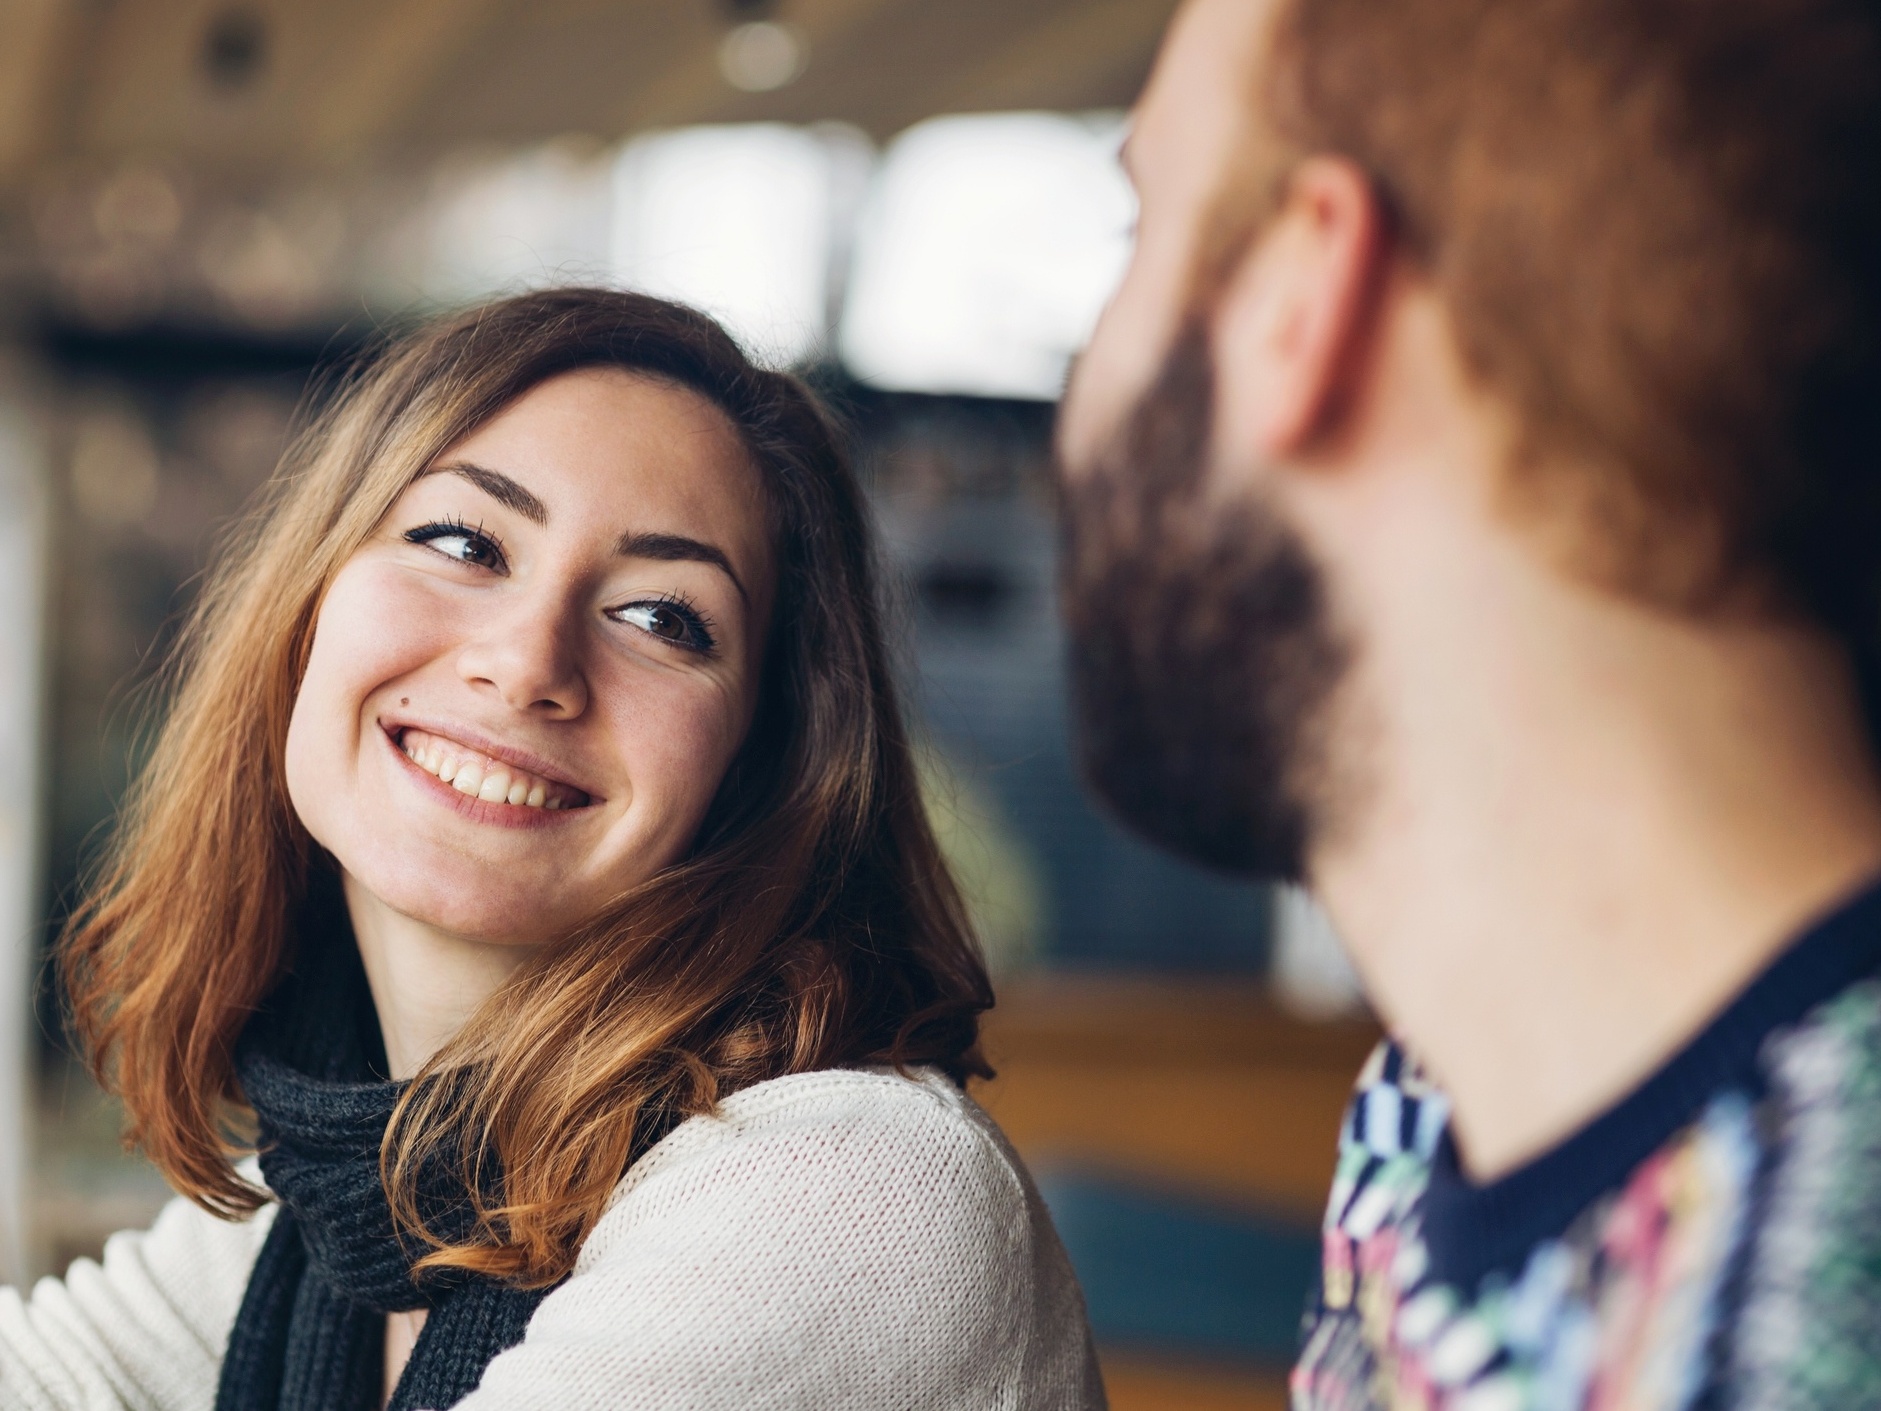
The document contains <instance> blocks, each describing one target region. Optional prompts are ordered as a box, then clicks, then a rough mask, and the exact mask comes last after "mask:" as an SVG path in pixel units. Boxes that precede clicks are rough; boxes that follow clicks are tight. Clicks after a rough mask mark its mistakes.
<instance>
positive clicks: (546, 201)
mask: <svg viewBox="0 0 1881 1411" xmlns="http://www.w3.org/2000/svg"><path fill="white" fill-rule="evenodd" d="M610 183H611V166H610V163H609V161H608V159H607V158H606V157H605V156H604V155H602V153H601V151H600V149H599V146H598V144H592V143H589V142H583V141H580V140H578V139H573V138H565V139H562V140H560V141H557V142H551V143H548V144H546V145H544V146H540V147H534V148H531V149H529V150H528V151H525V152H521V153H517V154H513V155H503V156H498V157H490V156H487V155H484V156H470V157H466V158H462V159H459V160H457V161H455V162H452V163H450V164H448V165H447V166H445V167H444V168H443V169H442V170H440V172H439V173H438V176H437V179H436V182H435V184H434V189H433V194H432V196H431V199H430V200H429V201H427V202H425V203H423V205H422V206H421V207H420V209H419V212H418V227H419V228H418V229H417V231H416V232H415V233H416V236H417V238H416V240H415V241H413V242H412V245H413V247H414V248H412V249H410V250H408V251H405V252H403V254H404V259H402V260H401V259H400V258H398V257H397V255H396V254H395V255H394V258H393V259H392V260H391V261H390V263H391V264H392V265H393V266H394V270H393V271H392V272H391V273H390V274H388V275H384V276H382V277H384V278H386V279H387V282H388V283H389V284H390V285H391V286H392V287H391V288H389V289H388V290H387V291H386V292H387V294H388V296H389V297H388V299H387V302H388V303H390V304H392V305H394V306H396V305H398V304H400V303H403V302H406V301H407V300H408V298H409V293H408V292H406V291H402V290H400V289H399V288H398V285H399V284H400V282H401V280H402V279H409V280H410V281H411V283H413V284H415V285H416V286H417V289H416V292H417V293H418V295H419V297H420V299H422V300H424V301H427V302H432V303H439V304H460V303H468V302H471V301H473V300H477V299H483V298H487V297H489V296H490V295H492V294H503V293H515V292H517V291H519V290H520V289H523V288H528V287H535V286H539V285H544V284H566V283H591V282H594V281H597V280H604V279H605V278H606V275H607V261H608V230H609V219H610V211H611V202H612V191H611V185H610ZM400 265H404V266H405V268H404V270H403V271H400V270H399V269H398V266H400ZM401 295H403V296H404V297H401Z"/></svg>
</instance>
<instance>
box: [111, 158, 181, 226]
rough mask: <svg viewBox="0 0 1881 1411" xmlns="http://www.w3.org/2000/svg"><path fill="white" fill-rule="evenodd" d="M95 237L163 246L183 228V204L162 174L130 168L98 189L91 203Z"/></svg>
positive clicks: (173, 187) (150, 170) (150, 169)
mask: <svg viewBox="0 0 1881 1411" xmlns="http://www.w3.org/2000/svg"><path fill="white" fill-rule="evenodd" d="M92 210H93V219H94V220H95V221H96V222H97V227H98V233H99V234H100V235H102V236H103V237H104V238H105V239H107V240H144V241H148V242H150V243H152V244H157V245H161V244H165V243H167V242H168V241H170V240H171V239H172V238H174V237H175V235H176V232H177V229H178V227H180V226H181V225H182V224H183V202H182V199H181V198H180V197H179V196H178V195H177V194H176V187H175V186H174V185H173V184H172V183H171V181H170V179H169V178H168V177H167V176H165V175H164V174H163V173H162V172H160V171H156V170H153V169H152V168H149V167H131V168H128V169H127V170H125V171H121V172H119V173H118V174H117V175H116V176H114V177H112V178H111V180H109V181H107V182H106V183H105V184H104V185H103V186H101V187H100V188H99V189H98V194H97V196H96V197H95V198H93V202H92Z"/></svg>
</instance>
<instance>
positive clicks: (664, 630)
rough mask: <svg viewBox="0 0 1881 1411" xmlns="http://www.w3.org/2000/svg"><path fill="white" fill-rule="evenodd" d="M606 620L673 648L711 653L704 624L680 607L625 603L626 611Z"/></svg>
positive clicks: (668, 604) (613, 613) (610, 614)
mask: <svg viewBox="0 0 1881 1411" xmlns="http://www.w3.org/2000/svg"><path fill="white" fill-rule="evenodd" d="M609 616H610V617H612V618H613V619H614V620H615V621H616V622H624V623H626V624H627V625H628V626H629V627H638V628H639V629H640V630H641V631H642V632H645V633H647V634H648V635H649V636H653V637H658V638H659V639H660V640H661V641H662V642H671V643H672V644H673V645H674V646H676V647H689V648H691V649H692V650H693V651H699V652H704V651H710V650H711V649H712V645H713V643H712V634H711V633H710V632H709V631H708V630H707V629H706V626H705V623H704V621H703V620H702V619H701V618H700V617H699V615H698V614H697V613H696V612H693V611H692V610H691V609H689V608H687V607H685V606H684V605H682V604H680V603H658V602H654V603H629V604H627V606H626V607H621V608H615V609H614V610H613V611H612V612H611V613H609Z"/></svg>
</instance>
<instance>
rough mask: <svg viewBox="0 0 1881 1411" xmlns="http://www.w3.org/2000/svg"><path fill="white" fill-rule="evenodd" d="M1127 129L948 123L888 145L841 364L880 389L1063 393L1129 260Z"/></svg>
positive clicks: (1060, 122)
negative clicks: (1123, 145)
mask: <svg viewBox="0 0 1881 1411" xmlns="http://www.w3.org/2000/svg"><path fill="white" fill-rule="evenodd" d="M1122 135H1123V123H1122V120H1121V119H1118V118H1115V117H1093V118H1088V119H1079V118H1070V117H1059V116H1054V115H1051V114H1045V113H1018V114H1004V115H991V116H969V117H949V118H936V119H934V120H932V121H930V122H925V123H922V124H920V125H919V126H917V127H914V128H911V129H909V131H908V132H906V133H905V134H903V135H902V136H901V137H900V138H899V139H897V140H896V142H895V143H894V145H893V146H891V147H890V148H889V150H888V153H887V155H886V156H885V157H884V159H883V161H882V165H881V168H880V170H879V172H878V174H877V177H876V182H875V188H874V190H873V192H872V193H871V195H870V198H869V201H868V204H867V206H866V208H865V209H864V212H863V216H862V221H861V225H860V227H859V229H858V231H857V234H856V251H855V264H854V267H853V271H852V273H851V276H850V284H849V295H848V303H847V308H846V310H845V313H844V317H843V323H842V330H841V349H842V355H843V360H844V361H845V362H846V363H847V364H848V365H849V368H850V370H851V371H852V372H854V373H855V375H856V376H857V377H859V378H861V379H862V380H863V381H865V382H870V383H873V384H875V385H876V386H879V387H885V388H889V389H892V390H897V391H909V392H940V393H965V394H970V395H977V396H987V397H1017V398H1027V399H1035V400H1046V401H1049V400H1052V399H1055V398H1056V397H1057V396H1058V395H1059V393H1060V392H1061V391H1062V390H1063V387H1064V380H1065V374H1066V371H1067V369H1068V367H1069V365H1070V360H1071V358H1072V357H1073V356H1074V355H1075V354H1076V352H1077V351H1078V349H1079V348H1081V347H1082V346H1083V345H1084V343H1085V342H1086V341H1087V340H1088V339H1089V337H1090V334H1091V329H1092V326H1093V325H1094V324H1095V323H1096V320H1097V315H1098V313H1099V312H1100V311H1101V310H1102V308H1103V306H1104V303H1105V301H1106V300H1107V299H1108V298H1109V297H1110V293H1111V291H1112V289H1114V288H1115V287H1116V283H1117V281H1118V279H1119V278H1120V277H1121V276H1122V273H1123V267H1124V265H1125V263H1126V262H1127V261H1128V259H1129V252H1130V243H1131V233H1132V225H1133V222H1134V221H1135V218H1136V199H1135V197H1134V195H1133V194H1132V192H1131V190H1130V185H1129V182H1128V181H1127V180H1126V179H1125V178H1124V175H1123V172H1122V171H1121V169H1120V168H1119V167H1118V165H1117V160H1116V156H1117V148H1118V144H1119V143H1120V141H1121V140H1122Z"/></svg>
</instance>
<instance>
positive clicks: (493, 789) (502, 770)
mask: <svg viewBox="0 0 1881 1411" xmlns="http://www.w3.org/2000/svg"><path fill="white" fill-rule="evenodd" d="M398 747H399V748H400V749H402V750H403V751H405V758H407V759H409V760H410V761H411V762H412V763H413V764H415V765H417V766H418V767H419V768H420V769H422V770H424V771H426V772H427V773H429V774H435V775H437V777H438V778H439V779H441V780H443V781H444V782H445V783H446V784H449V785H450V786H451V787H452V788H453V789H455V790H457V792H458V793H460V794H470V795H472V796H473V797H475V798H479V799H482V800H483V801H484V802H485V803H504V804H510V805H512V806H513V807H517V808H544V809H548V810H549V811H550V812H554V811H555V810H557V809H564V808H579V807H581V805H583V804H585V803H586V802H587V801H588V796H587V795H586V794H583V793H581V792H579V791H578V790H575V789H571V788H569V787H568V786H567V785H566V784H557V783H554V782H552V781H551V780H548V779H541V778H538V777H537V776H535V775H534V774H530V773H527V772H525V771H523V770H521V769H518V768H516V767H515V766H514V765H512V764H500V763H498V762H497V761H496V760H493V759H490V758H489V757H488V756H486V755H480V754H478V753H477V752H476V751H475V750H472V749H470V748H469V747H468V746H465V745H460V744H458V743H457V742H456V741H455V740H447V739H445V738H444V737H443V736H441V735H427V734H426V733H425V732H424V731H422V730H407V731H405V732H404V733H403V734H402V735H400V736H399V741H398Z"/></svg>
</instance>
